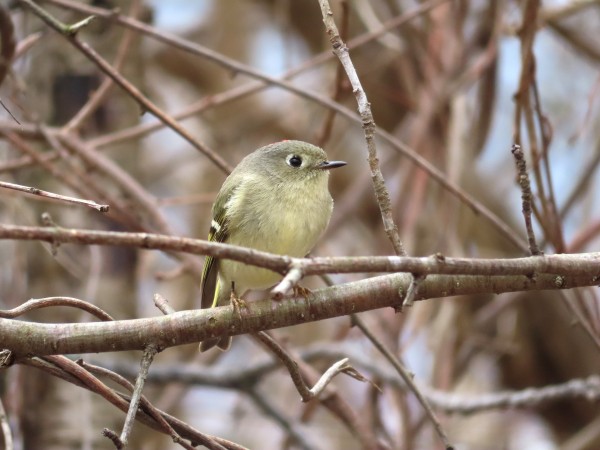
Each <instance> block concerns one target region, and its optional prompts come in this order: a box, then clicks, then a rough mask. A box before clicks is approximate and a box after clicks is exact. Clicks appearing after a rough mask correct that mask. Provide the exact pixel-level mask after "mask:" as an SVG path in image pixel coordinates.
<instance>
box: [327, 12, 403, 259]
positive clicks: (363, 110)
mask: <svg viewBox="0 0 600 450" xmlns="http://www.w3.org/2000/svg"><path fill="white" fill-rule="evenodd" d="M319 5H320V6H321V13H322V15H323V22H324V23H325V30H326V31H327V34H328V35H329V40H330V42H331V45H332V47H333V52H334V53H335V55H336V56H337V57H338V58H339V60H340V62H341V63H342V66H343V67H344V70H345V71H346V75H347V76H348V79H349V80H350V84H351V85H352V91H353V92H354V95H355V96H356V101H357V103H358V112H359V114H360V118H361V120H362V126H363V129H364V132H365V140H366V141H367V149H368V154H369V158H368V159H369V167H370V169H371V179H372V181H373V188H374V190H375V197H376V198H377V204H378V205H379V210H380V212H381V218H382V219H383V226H384V228H385V231H386V233H387V235H388V238H389V239H390V241H391V243H392V246H393V248H394V251H395V252H396V254H397V255H402V256H403V255H405V254H406V252H405V250H404V247H403V245H402V242H401V240H400V235H399V234H398V227H397V226H396V223H395V222H394V218H393V216H392V203H391V201H390V194H389V192H388V190H387V187H386V186H385V180H384V179H383V174H382V173H381V169H380V168H379V159H378V157H377V147H376V145H375V120H374V119H373V113H372V112H371V105H370V104H369V101H368V99H367V95H366V93H365V91H364V89H363V87H362V84H361V82H360V79H359V78H358V74H357V72H356V69H355V68H354V64H352V60H351V59H350V54H349V53H348V48H347V47H346V44H344V42H343V41H342V38H341V37H340V34H339V31H338V29H337V26H336V24H335V21H334V19H333V13H332V12H331V7H330V6H329V1H328V0H319Z"/></svg>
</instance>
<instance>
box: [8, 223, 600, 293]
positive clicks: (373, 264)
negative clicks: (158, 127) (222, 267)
mask: <svg viewBox="0 0 600 450" xmlns="http://www.w3.org/2000/svg"><path fill="white" fill-rule="evenodd" d="M0 240H29V241H45V242H49V243H55V244H78V245H110V246H121V247H136V248H140V249H147V250H149V249H154V250H163V251H167V252H183V253H190V254H196V255H210V256H214V257H216V258H219V259H223V258H224V259H232V260H235V261H240V262H244V263H247V264H252V265H256V266H259V267H264V268H267V269H270V270H273V271H275V272H279V273H282V274H285V273H287V271H288V270H289V268H290V267H293V266H297V267H301V268H302V271H303V273H304V274H305V275H320V274H324V273H361V272H365V273H377V272H408V273H417V274H421V275H428V276H429V275H432V274H444V275H483V276H508V275H521V276H527V277H533V275H535V274H555V275H561V276H588V277H589V280H588V283H590V285H593V284H595V283H596V282H597V281H599V280H600V278H598V277H597V276H598V275H600V253H582V254H558V255H544V257H543V258H540V257H525V258H512V259H474V258H449V257H441V256H440V255H439V254H436V255H434V256H431V257H418V258H416V257H413V258H411V257H402V256H356V257H315V258H291V257H289V256H281V255H275V254H271V253H267V252H262V251H259V250H254V249H249V248H244V247H238V246H235V245H229V244H221V243H217V242H209V241H204V240H202V239H192V238H185V237H177V236H169V235H162V234H150V233H127V232H114V231H96V230H84V229H69V228H61V227H52V226H51V227H27V226H16V225H0ZM560 284H562V283H560ZM563 287H567V286H563ZM404 292H406V290H405V291H404Z"/></svg>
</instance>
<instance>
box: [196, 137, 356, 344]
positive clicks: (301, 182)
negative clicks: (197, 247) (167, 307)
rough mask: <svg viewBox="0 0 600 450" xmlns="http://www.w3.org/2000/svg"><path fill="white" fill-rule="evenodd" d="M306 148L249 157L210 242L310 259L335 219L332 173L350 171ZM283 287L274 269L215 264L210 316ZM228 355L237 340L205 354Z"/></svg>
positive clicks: (235, 176) (278, 148) (223, 200)
mask: <svg viewBox="0 0 600 450" xmlns="http://www.w3.org/2000/svg"><path fill="white" fill-rule="evenodd" d="M345 165H346V163H345V162H344V161H328V160H327V155H326V154H325V152H324V151H323V150H322V149H320V148H319V147H316V146H314V145H312V144H308V143H306V142H302V141H282V142H276V143H274V144H270V145H267V146H265V147H261V148H259V149H258V150H255V151H254V152H252V153H250V154H249V155H247V156H246V157H245V158H244V159H243V160H242V161H241V162H240V163H239V165H238V166H237V167H236V168H235V169H234V170H233V171H232V172H231V174H230V175H229V176H228V177H227V179H226V180H225V182H224V183H223V186H222V187H221V190H220V191H219V194H218V195H217V198H216V200H215V203H214V205H213V208H212V217H213V219H212V223H211V226H210V232H209V235H208V240H209V241H213V242H224V243H227V244H233V245H240V246H243V247H250V248H253V249H256V250H262V251H266V252H270V253H276V254H279V255H289V256H293V257H304V256H306V255H307V254H308V252H309V251H310V250H311V249H312V248H313V246H314V245H315V243H316V242H317V240H318V239H319V237H320V236H321V235H322V234H323V232H324V231H325V229H326V228H327V224H328V223H329V219H330V218H331V212H332V211H333V199H332V198H331V194H330V193H329V188H328V180H329V170H330V169H334V168H336V167H342V166H345ZM280 279H281V275H280V274H278V273H276V272H273V271H270V270H268V269H261V268H258V267H256V266H252V265H248V264H244V263H241V262H235V261H231V260H219V259H216V258H213V257H212V256H207V257H206V259H205V262H204V270H203V271H202V308H212V307H215V306H225V305H228V304H229V303H230V301H231V300H232V299H234V300H236V299H239V298H240V297H238V295H239V296H242V295H244V293H245V292H246V291H248V290H250V289H266V288H267V287H269V286H272V285H274V284H275V283H276V282H277V281H279V280H280ZM215 345H216V346H218V347H219V348H220V349H221V350H227V349H228V348H229V346H230V345H231V337H229V336H226V337H214V338H209V339H206V340H204V341H203V342H202V343H201V344H200V351H203V352H204V351H206V350H208V349H210V348H212V347H214V346H215Z"/></svg>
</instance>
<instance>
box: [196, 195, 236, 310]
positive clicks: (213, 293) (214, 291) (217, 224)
mask: <svg viewBox="0 0 600 450" xmlns="http://www.w3.org/2000/svg"><path fill="white" fill-rule="evenodd" d="M235 189H236V187H229V186H228V185H227V184H224V185H223V188H221V191H220V192H219V195H217V199H216V200H215V205H214V206H213V219H212V222H211V224H210V232H209V233H208V240H209V241H210V242H226V241H227V238H228V237H229V230H228V227H229V220H228V218H227V207H226V206H227V202H228V201H229V199H230V198H231V196H232V195H233V193H234V192H235ZM218 263H219V260H218V259H216V258H214V257H212V256H207V257H206V258H205V260H204V269H203V270H202V283H201V284H202V302H201V308H212V307H214V306H217V299H218V298H219V287H220V286H218V284H219V279H218V278H219V277H218V272H219V267H218V266H219V264H218Z"/></svg>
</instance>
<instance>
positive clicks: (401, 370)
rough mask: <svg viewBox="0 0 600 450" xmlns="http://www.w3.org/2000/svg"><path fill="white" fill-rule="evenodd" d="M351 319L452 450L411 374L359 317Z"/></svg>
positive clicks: (355, 316)
mask: <svg viewBox="0 0 600 450" xmlns="http://www.w3.org/2000/svg"><path fill="white" fill-rule="evenodd" d="M351 317H352V323H353V324H354V325H356V326H357V327H358V328H359V329H360V330H361V331H362V332H363V334H364V335H365V336H366V337H367V338H368V339H369V340H370V341H371V343H372V344H373V345H374V346H375V348H376V349H377V350H379V352H381V354H382V355H383V356H384V357H385V358H386V359H387V360H388V361H389V363H390V364H391V365H392V366H393V367H394V369H396V371H397V372H398V374H400V377H402V380H403V381H404V382H405V383H406V385H407V386H408V387H409V389H410V390H411V391H412V393H413V394H414V395H415V397H417V400H418V401H419V403H421V406H423V409H424V410H425V413H426V414H427V416H428V417H429V420H430V421H431V423H432V424H433V428H434V429H435V431H436V432H437V434H438V436H439V438H440V440H441V441H442V443H443V444H444V447H445V448H446V449H447V450H449V449H452V448H453V447H452V445H451V444H450V441H449V440H448V436H447V434H446V432H445V431H444V429H443V428H442V425H441V424H440V422H439V420H438V419H437V417H436V415H435V413H434V412H433V410H432V409H431V406H430V405H429V402H428V401H427V399H426V398H425V396H424V395H423V394H422V393H421V391H420V390H419V388H418V387H417V385H416V384H415V382H414V381H413V376H414V375H413V374H412V373H410V372H409V371H408V370H407V369H406V368H405V367H404V365H403V364H402V363H401V362H400V360H399V359H398V358H396V356H394V355H393V354H392V352H390V351H389V350H388V349H387V348H386V346H385V345H383V343H382V342H381V341H380V340H379V339H377V337H376V336H375V335H374V334H373V333H371V330H369V328H368V327H367V326H366V325H365V323H364V322H363V321H362V319H361V318H360V317H358V316H357V315H356V314H352V316H351Z"/></svg>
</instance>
